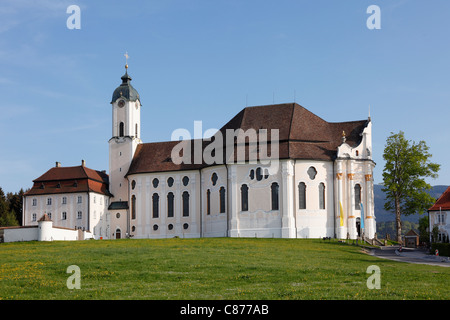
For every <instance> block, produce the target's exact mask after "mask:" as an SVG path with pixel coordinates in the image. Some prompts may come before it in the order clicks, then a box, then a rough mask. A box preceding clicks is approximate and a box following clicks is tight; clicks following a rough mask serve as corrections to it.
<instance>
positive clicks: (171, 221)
mask: <svg viewBox="0 0 450 320" xmlns="http://www.w3.org/2000/svg"><path fill="white" fill-rule="evenodd" d="M127 68H128V66H127V65H126V71H125V75H123V76H122V77H121V79H122V83H121V84H120V85H119V86H118V87H117V88H116V89H115V90H114V92H113V95H112V100H111V110H112V134H111V139H110V140H109V142H108V143H109V175H108V174H106V172H105V171H96V170H92V169H89V168H87V167H86V164H85V162H84V161H83V163H82V165H81V166H76V167H62V166H61V164H60V163H58V162H57V164H56V166H55V167H54V168H51V169H50V170H49V171H47V172H46V173H45V174H44V175H42V176H41V177H39V178H37V179H36V180H34V184H33V187H32V188H31V189H30V190H29V191H28V192H27V193H26V194H25V196H24V208H23V209H24V210H23V225H24V226H36V225H37V224H38V220H39V219H40V218H41V217H43V216H44V214H45V219H46V220H48V219H51V220H52V221H53V226H54V227H59V228H68V229H72V228H75V229H83V230H85V231H88V232H89V233H90V234H92V237H94V238H96V239H101V238H102V239H117V238H124V237H134V238H171V237H175V236H177V237H186V238H187V237H190V238H199V237H274V238H322V237H332V238H341V239H344V238H350V239H356V238H357V237H359V236H362V235H363V234H364V236H365V237H367V238H369V239H371V238H373V237H374V236H375V232H376V224H375V215H374V198H373V175H372V173H373V169H374V167H375V163H374V161H373V160H372V122H371V119H370V117H369V118H368V119H365V120H360V121H349V122H338V123H336V122H335V123H333V122H327V121H325V120H323V119H321V118H320V117H318V116H316V115H315V114H313V113H312V112H310V111H309V110H307V109H306V108H304V107H302V106H301V105H299V104H297V103H284V104H277V105H266V106H256V107H247V108H244V109H243V110H242V111H240V112H239V113H238V114H237V115H236V116H235V117H234V118H233V119H231V120H230V121H229V122H228V123H226V124H225V125H224V127H222V128H221V129H220V130H219V131H218V132H217V133H216V135H215V136H213V138H212V139H205V140H189V141H184V143H185V146H189V148H184V149H183V150H182V153H184V154H183V156H186V155H187V154H186V153H187V152H192V153H193V152H194V151H193V150H194V149H195V148H196V147H197V148H198V147H200V148H201V150H206V149H207V148H210V149H211V146H212V145H211V144H212V143H216V144H215V148H214V149H215V150H214V151H213V153H214V152H215V153H216V154H221V155H222V154H223V158H220V160H221V161H216V162H214V163H210V162H208V163H206V162H205V161H204V160H202V161H192V162H193V163H189V162H182V163H179V162H177V161H174V159H173V155H174V150H179V149H177V148H179V146H180V141H167V142H154V143H143V142H142V141H141V134H140V129H141V117H140V112H141V101H140V96H139V94H138V92H137V91H136V89H135V88H134V87H133V86H132V85H131V77H130V76H129V75H128V70H127ZM162 121H163V119H162ZM250 130H254V132H256V133H257V137H259V136H260V135H261V133H262V132H266V133H267V132H275V131H273V130H276V132H277V137H276V138H277V141H276V147H277V155H278V156H277V159H276V160H277V167H276V170H268V169H269V167H270V164H268V163H267V161H263V160H264V159H263V157H262V156H261V154H259V151H260V150H259V148H260V145H258V144H254V143H252V142H251V141H250V139H248V141H247V140H246V139H245V134H246V132H249V131H250ZM264 130H265V131H264ZM228 132H233V133H235V135H236V138H233V139H232V140H231V151H232V152H231V154H230V153H229V152H223V153H222V152H219V151H222V150H219V149H220V148H218V147H217V146H221V147H223V149H224V150H225V148H227V147H230V142H229V141H230V140H227V142H226V143H225V142H224V141H223V142H222V144H217V142H218V141H221V140H217V138H216V137H218V135H221V134H224V135H225V134H226V133H228ZM242 134H243V135H244V139H240V136H239V135H242ZM272 135H273V133H272ZM269 140H270V139H269ZM270 141H271V144H272V145H275V144H274V141H272V140H270ZM190 147H192V148H190ZM239 147H243V148H244V150H245V151H246V153H245V158H244V159H238V160H236V154H237V152H233V151H236V150H237V149H238V148H239ZM271 147H272V146H271ZM252 150H253V152H256V154H258V156H257V158H256V160H254V159H250V158H249V155H250V153H251V152H252ZM194 157H195V156H194ZM222 160H223V161H222Z"/></svg>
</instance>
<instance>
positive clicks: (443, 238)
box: [428, 187, 450, 242]
mask: <svg viewBox="0 0 450 320" xmlns="http://www.w3.org/2000/svg"><path fill="white" fill-rule="evenodd" d="M449 217H450V187H448V188H447V189H446V190H445V191H444V193H443V194H441V196H440V197H439V198H438V199H437V200H436V202H435V203H434V205H433V206H432V207H431V208H430V209H428V221H429V230H430V237H431V236H432V232H431V231H432V230H433V228H434V227H437V228H438V235H437V239H432V241H433V242H448V241H449V235H450V218H449Z"/></svg>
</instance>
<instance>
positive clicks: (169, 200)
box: [167, 192, 174, 218]
mask: <svg viewBox="0 0 450 320" xmlns="http://www.w3.org/2000/svg"><path fill="white" fill-rule="evenodd" d="M173 199H174V196H173V193H172V192H169V193H168V194H167V217H168V218H173Z"/></svg>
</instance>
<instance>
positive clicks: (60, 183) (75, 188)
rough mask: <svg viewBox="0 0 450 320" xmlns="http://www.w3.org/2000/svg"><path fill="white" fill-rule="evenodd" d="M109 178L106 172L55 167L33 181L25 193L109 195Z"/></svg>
mask: <svg viewBox="0 0 450 320" xmlns="http://www.w3.org/2000/svg"><path fill="white" fill-rule="evenodd" d="M108 184H109V177H108V175H107V174H106V172H103V171H97V170H93V169H90V168H87V167H86V166H84V165H81V166H75V167H60V166H56V167H53V168H51V169H50V170H48V171H47V172H46V173H44V174H43V175H42V176H40V177H39V178H37V179H35V180H33V187H32V188H31V189H30V190H29V191H27V192H26V193H25V196H29V195H43V194H60V193H74V192H96V193H100V194H104V195H108V196H109V195H111V194H110V193H109V190H108Z"/></svg>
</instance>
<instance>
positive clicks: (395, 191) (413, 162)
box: [382, 131, 440, 242]
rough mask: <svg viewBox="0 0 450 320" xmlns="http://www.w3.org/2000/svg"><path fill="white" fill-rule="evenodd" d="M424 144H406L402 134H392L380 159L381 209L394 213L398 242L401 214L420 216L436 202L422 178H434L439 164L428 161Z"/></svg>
mask: <svg viewBox="0 0 450 320" xmlns="http://www.w3.org/2000/svg"><path fill="white" fill-rule="evenodd" d="M428 150H429V147H428V146H427V145H426V143H425V141H420V142H419V143H416V142H414V141H412V142H411V141H408V140H406V138H405V134H404V133H403V132H402V131H400V132H399V133H396V134H394V133H392V132H391V136H389V137H388V138H387V140H386V146H385V148H384V153H383V159H384V160H385V161H386V164H385V166H384V169H383V185H384V187H383V189H382V190H383V191H384V192H385V193H386V202H385V204H384V209H385V210H387V211H392V212H394V213H395V224H396V229H397V241H398V242H401V234H402V224H401V215H402V214H403V215H410V214H414V213H416V212H418V213H419V214H423V213H424V212H426V210H427V209H428V208H429V207H431V206H432V205H433V203H434V202H435V200H436V199H434V198H433V197H432V196H430V195H429V194H428V193H427V191H429V190H431V185H429V184H428V183H426V182H425V180H424V178H427V177H431V178H434V179H435V178H437V172H438V171H439V168H440V165H439V164H436V163H432V162H430V161H429V159H430V158H431V154H430V153H428Z"/></svg>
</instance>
